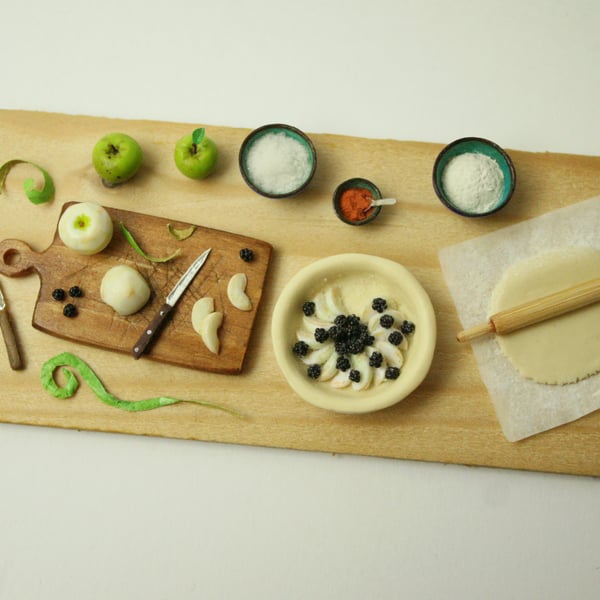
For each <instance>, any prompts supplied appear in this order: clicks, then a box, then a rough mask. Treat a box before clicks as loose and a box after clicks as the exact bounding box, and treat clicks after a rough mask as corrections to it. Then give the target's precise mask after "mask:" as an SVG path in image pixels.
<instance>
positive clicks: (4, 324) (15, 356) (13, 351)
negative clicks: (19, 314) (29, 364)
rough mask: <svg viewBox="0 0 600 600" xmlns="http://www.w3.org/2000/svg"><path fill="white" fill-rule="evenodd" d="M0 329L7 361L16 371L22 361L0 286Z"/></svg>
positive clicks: (20, 366) (21, 364)
mask: <svg viewBox="0 0 600 600" xmlns="http://www.w3.org/2000/svg"><path fill="white" fill-rule="evenodd" d="M0 329H2V337H3V338H4V343H5V344H6V352H7V354H8V362H9V363H10V366H11V368H12V369H14V370H15V371H18V370H19V369H21V368H22V366H23V363H22V361H21V355H20V354H19V347H18V346H17V340H16V338H15V332H14V331H13V328H12V325H11V324H10V318H9V316H8V311H7V310H6V301H5V300H4V294H2V288H0Z"/></svg>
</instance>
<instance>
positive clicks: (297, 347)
mask: <svg viewBox="0 0 600 600" xmlns="http://www.w3.org/2000/svg"><path fill="white" fill-rule="evenodd" d="M292 351H293V352H294V354H295V355H296V356H306V355H307V354H308V344H307V343H306V342H302V341H300V342H296V343H295V344H294V347H293V348H292Z"/></svg>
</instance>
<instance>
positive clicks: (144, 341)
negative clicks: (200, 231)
mask: <svg viewBox="0 0 600 600" xmlns="http://www.w3.org/2000/svg"><path fill="white" fill-rule="evenodd" d="M210 251H211V248H209V249H208V250H205V251H204V252H203V253H202V254H201V255H200V256H199V257H198V258H197V259H196V260H195V261H194V262H193V263H192V264H191V265H190V266H189V267H188V270H187V271H186V272H185V273H184V274H183V275H182V276H181V279H180V280H179V281H178V282H177V283H176V284H175V287H174V288H173V289H172V290H171V292H170V293H169V295H168V296H167V298H166V300H165V303H164V304H163V305H162V306H161V308H160V310H159V311H158V313H156V316H155V317H154V319H152V321H150V324H149V325H148V327H146V329H145V331H144V333H142V335H141V336H140V339H139V340H138V341H137V342H136V343H135V345H134V346H133V349H132V350H131V353H132V354H133V357H134V358H139V357H140V356H141V355H142V354H143V353H144V350H145V349H146V347H147V346H148V344H149V343H150V341H151V340H152V338H153V337H154V335H155V334H156V332H157V331H158V330H159V329H160V327H161V325H162V323H163V322H164V320H165V319H166V318H167V316H168V315H169V313H170V312H171V310H173V307H174V306H175V304H177V301H178V300H179V298H181V295H182V294H183V292H185V290H186V289H187V287H188V286H189V285H190V283H192V280H193V279H194V277H195V276H196V274H197V273H198V271H199V270H200V269H201V268H202V267H203V266H204V263H205V262H206V259H207V258H208V255H209V254H210Z"/></svg>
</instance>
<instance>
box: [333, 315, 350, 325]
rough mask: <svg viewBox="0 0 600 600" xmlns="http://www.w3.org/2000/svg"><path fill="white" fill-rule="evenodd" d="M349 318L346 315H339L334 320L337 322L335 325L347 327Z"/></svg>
mask: <svg viewBox="0 0 600 600" xmlns="http://www.w3.org/2000/svg"><path fill="white" fill-rule="evenodd" d="M347 320H348V317H347V316H346V315H338V316H337V317H336V318H335V319H334V320H333V322H334V323H335V325H337V326H338V327H346V321H347Z"/></svg>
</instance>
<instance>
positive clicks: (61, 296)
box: [52, 288, 65, 302]
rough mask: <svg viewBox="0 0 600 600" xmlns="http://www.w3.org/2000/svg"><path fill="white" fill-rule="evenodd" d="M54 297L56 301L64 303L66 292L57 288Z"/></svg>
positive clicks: (53, 293)
mask: <svg viewBox="0 0 600 600" xmlns="http://www.w3.org/2000/svg"><path fill="white" fill-rule="evenodd" d="M52 297H53V298H54V299H55V300H58V301H59V302H62V301H63V300H64V299H65V290H63V289H62V288H56V289H55V290H54V291H53V292H52Z"/></svg>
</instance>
